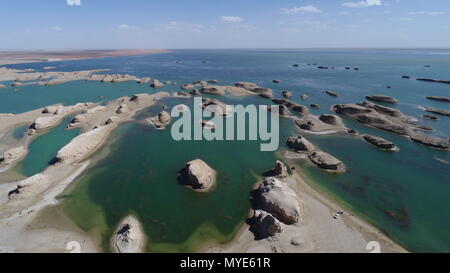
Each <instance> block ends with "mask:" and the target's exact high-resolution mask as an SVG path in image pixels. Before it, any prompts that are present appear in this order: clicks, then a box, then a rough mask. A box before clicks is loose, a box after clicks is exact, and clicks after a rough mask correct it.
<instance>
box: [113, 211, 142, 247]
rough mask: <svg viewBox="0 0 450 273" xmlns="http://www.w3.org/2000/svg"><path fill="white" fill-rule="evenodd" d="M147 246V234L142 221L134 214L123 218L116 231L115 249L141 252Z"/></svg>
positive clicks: (114, 238)
mask: <svg viewBox="0 0 450 273" xmlns="http://www.w3.org/2000/svg"><path fill="white" fill-rule="evenodd" d="M144 248H145V235H144V231H143V229H142V227H141V223H140V222H139V221H138V220H137V219H136V218H135V217H133V216H127V217H126V218H125V219H123V220H122V221H121V222H120V223H119V225H118V228H117V230H116V232H115V233H114V237H113V251H114V252H116V253H141V252H143V251H144Z"/></svg>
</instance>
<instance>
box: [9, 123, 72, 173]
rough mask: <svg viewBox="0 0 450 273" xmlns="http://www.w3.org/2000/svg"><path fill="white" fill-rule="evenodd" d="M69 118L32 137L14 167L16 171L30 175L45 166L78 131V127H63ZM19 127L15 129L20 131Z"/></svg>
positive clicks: (38, 171)
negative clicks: (24, 154)
mask: <svg viewBox="0 0 450 273" xmlns="http://www.w3.org/2000/svg"><path fill="white" fill-rule="evenodd" d="M71 119H72V117H68V118H66V119H64V120H63V121H62V122H61V124H59V125H58V126H57V127H55V128H53V129H51V130H49V131H48V132H46V133H45V134H43V135H40V136H38V137H37V138H36V139H34V140H33V141H32V142H31V143H30V145H29V146H28V148H29V152H28V154H27V156H26V157H25V158H24V159H23V160H22V161H21V162H20V163H19V164H17V166H16V167H15V169H16V171H17V172H19V173H21V174H23V175H25V176H32V175H35V174H37V173H40V172H41V171H43V170H44V169H45V168H47V167H48V165H49V164H50V162H51V160H52V159H53V158H55V156H56V153H57V152H58V151H59V150H60V149H61V148H62V147H64V146H65V145H66V144H67V143H69V142H70V140H72V138H74V137H75V136H77V135H78V133H79V132H80V130H79V129H78V128H75V129H72V130H65V129H64V128H65V127H66V126H67V124H69V122H70V120H71ZM19 129H20V128H18V129H16V130H18V132H20V131H21V130H19ZM18 135H19V134H18Z"/></svg>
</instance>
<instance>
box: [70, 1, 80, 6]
mask: <svg viewBox="0 0 450 273" xmlns="http://www.w3.org/2000/svg"><path fill="white" fill-rule="evenodd" d="M66 2H67V5H69V6H81V0H66Z"/></svg>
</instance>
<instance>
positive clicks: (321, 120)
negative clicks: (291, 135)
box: [295, 114, 346, 133]
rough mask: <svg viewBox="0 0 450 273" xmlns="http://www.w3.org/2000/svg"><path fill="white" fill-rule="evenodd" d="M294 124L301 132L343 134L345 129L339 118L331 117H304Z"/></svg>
mask: <svg viewBox="0 0 450 273" xmlns="http://www.w3.org/2000/svg"><path fill="white" fill-rule="evenodd" d="M295 124H296V125H297V126H298V127H299V128H300V129H302V130H306V131H310V132H326V133H327V132H328V133H335V132H344V131H346V128H345V126H344V122H343V121H342V119H341V118H339V117H336V116H333V115H322V116H316V115H311V114H309V115H305V116H303V117H302V118H298V119H296V120H295Z"/></svg>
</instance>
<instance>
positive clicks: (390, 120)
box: [332, 103, 411, 135]
mask: <svg viewBox="0 0 450 273" xmlns="http://www.w3.org/2000/svg"><path fill="white" fill-rule="evenodd" d="M389 109H390V108H389ZM332 110H333V111H335V112H336V113H338V114H341V115H345V116H348V117H350V118H352V119H354V120H356V121H359V122H361V123H364V124H368V125H370V126H373V127H376V128H378V129H382V130H386V131H389V132H393V133H396V134H400V135H408V133H409V131H410V129H409V127H410V126H411V124H407V123H406V121H408V120H409V119H410V118H409V119H408V118H406V117H404V116H403V115H402V114H399V113H397V112H396V111H397V110H396V111H390V110H387V107H383V108H376V107H371V105H366V104H365V103H358V104H338V105H334V106H333V107H332ZM392 110H394V109H392Z"/></svg>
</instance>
